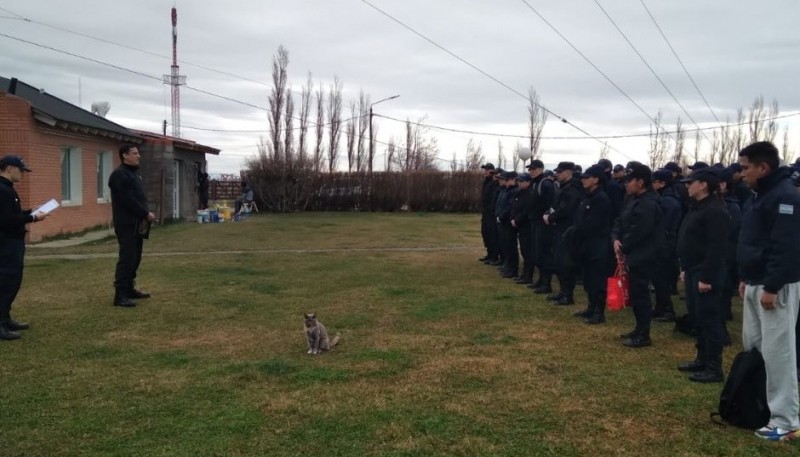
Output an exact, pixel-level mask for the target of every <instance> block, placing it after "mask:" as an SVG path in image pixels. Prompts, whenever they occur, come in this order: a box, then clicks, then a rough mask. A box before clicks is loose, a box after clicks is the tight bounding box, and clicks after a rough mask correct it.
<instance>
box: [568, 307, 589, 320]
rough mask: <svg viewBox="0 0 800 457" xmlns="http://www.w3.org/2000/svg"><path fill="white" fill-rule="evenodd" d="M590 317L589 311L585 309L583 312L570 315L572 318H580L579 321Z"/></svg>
mask: <svg viewBox="0 0 800 457" xmlns="http://www.w3.org/2000/svg"><path fill="white" fill-rule="evenodd" d="M591 316H592V310H591V309H585V310H583V311H575V313H573V314H572V317H580V318H581V319H588V318H589V317H591Z"/></svg>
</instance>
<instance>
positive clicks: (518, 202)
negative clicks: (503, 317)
mask: <svg viewBox="0 0 800 457" xmlns="http://www.w3.org/2000/svg"><path fill="white" fill-rule="evenodd" d="M517 188H518V190H517V193H516V194H515V195H514V201H513V203H512V204H511V226H512V227H514V228H515V229H516V231H517V238H518V240H519V252H520V254H522V260H523V263H522V272H521V273H520V275H519V277H517V278H516V279H515V280H514V282H516V283H517V284H533V230H532V226H531V214H532V213H533V192H532V190H533V189H531V175H530V174H528V173H522V174H520V175H519V176H517Z"/></svg>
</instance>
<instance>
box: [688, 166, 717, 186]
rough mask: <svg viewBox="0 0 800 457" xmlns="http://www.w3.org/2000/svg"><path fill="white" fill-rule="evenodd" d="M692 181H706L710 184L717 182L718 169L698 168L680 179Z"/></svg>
mask: <svg viewBox="0 0 800 457" xmlns="http://www.w3.org/2000/svg"><path fill="white" fill-rule="evenodd" d="M694 181H702V182H706V183H708V184H710V185H718V184H719V170H717V169H715V168H711V167H706V168H698V169H697V170H696V171H694V172H692V174H690V175H689V176H687V177H685V178H683V179H681V182H682V183H690V182H694Z"/></svg>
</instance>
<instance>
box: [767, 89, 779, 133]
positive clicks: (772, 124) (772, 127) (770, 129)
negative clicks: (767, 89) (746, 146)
mask: <svg viewBox="0 0 800 457" xmlns="http://www.w3.org/2000/svg"><path fill="white" fill-rule="evenodd" d="M778 114H780V109H778V100H774V99H773V100H772V105H770V110H769V113H768V114H767V119H766V121H767V137H766V138H765V139H766V140H767V141H771V142H773V143H774V142H775V137H776V136H777V135H778V122H777V121H776V120H775V118H776V117H778Z"/></svg>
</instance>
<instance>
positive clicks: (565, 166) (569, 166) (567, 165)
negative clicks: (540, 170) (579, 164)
mask: <svg viewBox="0 0 800 457" xmlns="http://www.w3.org/2000/svg"><path fill="white" fill-rule="evenodd" d="M574 169H575V164H574V163H572V162H559V163H558V166H557V167H556V169H555V170H553V171H554V172H556V173H561V172H562V171H566V170H570V171H572V170H574Z"/></svg>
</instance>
